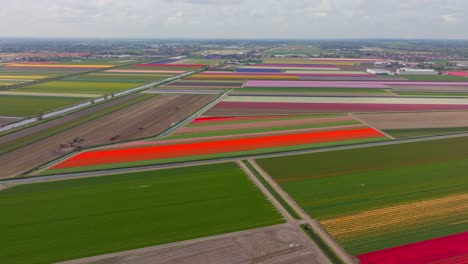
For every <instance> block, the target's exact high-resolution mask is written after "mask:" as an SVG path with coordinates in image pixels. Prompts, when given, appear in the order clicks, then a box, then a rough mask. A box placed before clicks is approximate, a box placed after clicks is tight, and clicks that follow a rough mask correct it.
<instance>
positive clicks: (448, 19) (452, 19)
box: [440, 14, 459, 25]
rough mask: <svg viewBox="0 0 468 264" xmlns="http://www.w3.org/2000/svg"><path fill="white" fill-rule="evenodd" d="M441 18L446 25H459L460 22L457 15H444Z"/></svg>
mask: <svg viewBox="0 0 468 264" xmlns="http://www.w3.org/2000/svg"><path fill="white" fill-rule="evenodd" d="M440 18H441V19H442V21H443V22H444V23H445V24H449V25H453V24H457V23H458V22H459V19H458V17H457V16H456V15H453V14H450V15H442V16H440Z"/></svg>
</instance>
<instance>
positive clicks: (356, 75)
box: [0, 40, 468, 264]
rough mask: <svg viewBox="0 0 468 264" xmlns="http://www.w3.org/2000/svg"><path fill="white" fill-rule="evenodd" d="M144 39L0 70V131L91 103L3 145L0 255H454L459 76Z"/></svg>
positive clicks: (80, 259)
mask: <svg viewBox="0 0 468 264" xmlns="http://www.w3.org/2000/svg"><path fill="white" fill-rule="evenodd" d="M172 41H175V40H171V42H172ZM224 41H226V40H219V42H224ZM298 42H300V41H298ZM142 43H146V42H145V41H144V40H135V41H133V42H131V43H129V44H128V45H125V46H124V47H121V48H122V49H118V48H115V47H113V48H112V50H106V51H105V50H104V49H103V47H104V46H106V45H107V44H102V45H103V46H100V47H99V55H96V54H94V55H96V56H97V57H94V55H93V54H82V55H77V54H75V53H70V54H68V53H64V54H63V56H65V58H64V59H60V55H59V53H57V54H56V56H57V57H54V59H53V60H52V59H51V60H47V55H46V54H42V55H40V56H39V57H38V58H37V60H38V61H35V59H31V58H30V59H24V61H23V59H22V57H21V55H16V54H15V55H16V56H18V59H6V60H5V61H7V63H3V64H0V88H2V89H3V91H0V125H1V126H5V125H6V124H11V123H12V122H18V121H20V120H22V119H24V117H27V116H37V115H40V114H42V113H44V112H47V111H51V110H55V109H59V108H62V107H66V106H70V105H73V104H76V103H78V102H82V101H89V102H93V103H92V104H90V105H86V106H85V105H83V108H82V109H78V110H77V109H75V110H76V111H75V110H74V111H72V112H68V113H60V114H58V115H56V116H53V117H48V116H46V117H44V118H43V119H40V120H38V121H37V122H35V123H32V124H27V125H25V126H23V127H15V128H13V129H11V130H8V131H4V132H2V134H0V164H2V169H1V170H0V178H2V180H0V210H2V211H4V212H8V215H6V216H5V217H2V220H0V222H1V223H3V225H2V226H3V227H4V229H2V230H1V231H2V234H4V236H2V238H3V240H2V238H0V245H2V247H1V248H0V258H1V259H2V260H6V261H7V262H9V263H23V262H28V263H52V262H58V261H65V260H73V261H72V262H70V264H85V263H86V264H88V263H114V262H119V263H128V262H131V263H140V264H147V263H148V261H151V262H152V263H153V262H154V263H168V262H171V261H172V262H174V263H234V262H236V261H237V262H262V263H320V264H321V263H329V262H331V263H354V261H355V260H356V259H355V257H356V258H359V259H360V260H361V261H362V263H363V264H374V263H385V261H388V263H389V264H390V263H398V262H402V263H404V264H406V263H412V264H413V263H415V264H416V263H418V261H419V262H422V263H424V261H425V260H431V261H434V262H437V261H440V262H441V263H449V262H450V261H452V260H455V261H458V260H460V259H462V260H464V259H465V258H466V256H463V255H462V254H463V253H461V252H462V251H463V250H465V249H464V248H463V245H462V244H461V243H460V242H459V241H461V240H463V239H464V238H466V237H465V233H464V232H466V230H468V222H467V219H468V193H467V189H468V188H467V187H468V181H467V180H468V177H467V175H466V174H467V173H466V171H468V165H467V164H468V137H466V134H465V133H468V121H467V120H468V96H467V95H468V79H466V77H463V76H464V75H465V73H464V70H463V66H454V65H455V64H454V63H452V62H449V61H448V60H447V61H446V63H445V66H446V67H447V68H445V70H441V71H440V72H441V73H442V74H440V75H435V76H410V75H398V74H393V72H395V71H396V70H397V69H398V68H400V67H402V65H401V64H403V63H404V64H405V65H406V64H407V66H405V67H422V65H421V64H423V62H424V68H428V67H430V66H429V65H432V64H430V63H429V61H428V62H427V63H426V60H422V59H421V58H420V57H418V59H417V62H415V61H414V60H416V59H414V58H413V59H414V60H412V59H408V61H406V58H411V56H412V55H411V54H413V53H408V52H406V51H399V52H401V53H398V54H399V55H398V58H403V57H404V58H405V61H404V62H403V61H399V60H400V59H398V60H392V59H390V58H391V57H390V55H389V51H388V50H386V49H380V48H379V47H373V46H371V47H359V49H358V48H357V47H354V45H356V46H358V44H353V47H354V48H352V49H346V48H343V49H342V44H339V45H337V46H336V47H335V48H333V49H327V48H325V47H324V45H317V46H316V45H315V44H310V45H302V44H298V45H297V46H292V45H277V46H276V45H275V46H272V45H271V44H268V43H264V44H261V45H260V44H259V45H258V46H257V45H256V44H247V43H250V42H249V41H247V40H245V41H243V42H242V43H236V44H235V45H234V44H233V45H232V46H230V47H227V46H224V45H222V44H219V43H217V44H213V45H208V44H207V45H203V44H202V43H203V41H201V40H200V43H198V41H196V42H189V43H190V44H187V45H181V46H178V45H172V44H169V43H170V42H168V41H164V42H161V43H158V44H155V43H153V44H149V43H146V44H142ZM356 43H358V42H356ZM371 44H372V43H371ZM0 45H1V42H0ZM76 45H77V47H76V49H83V47H81V44H76ZM140 45H143V46H140ZM250 45H252V46H250ZM119 47H120V46H119ZM134 47H143V48H141V49H140V50H136V49H134ZM0 48H1V47H0ZM101 49H102V50H101ZM288 52H290V53H291V54H288ZM302 52H304V53H306V54H312V53H313V54H314V57H309V58H307V57H304V56H303V54H301V53H302ZM316 52H318V53H324V52H325V53H326V56H325V57H327V58H317V57H315V56H316V54H315V53H316ZM127 53H128V54H131V55H128V54H127ZM374 53H376V54H378V53H380V54H381V55H382V58H385V59H379V57H377V56H374V55H373V54H374ZM383 53H385V54H383ZM266 54H269V55H266ZM284 54H286V56H283V55H284ZM359 54H361V55H359ZM416 54H417V55H415V56H422V55H421V54H423V53H416ZM427 54H430V55H427V56H434V57H435V56H436V55H435V54H433V53H427ZM0 55H1V54H0ZM24 55H26V54H24ZM44 56H45V58H44ZM68 56H70V57H68ZM333 56H336V57H333ZM446 56H449V55H446ZM80 57H81V58H82V60H80V59H79V58H80ZM34 58H36V57H34ZM71 58H74V59H71ZM127 58H128V59H127ZM431 58H432V57H431ZM0 59H2V57H0ZM426 59H427V57H426ZM418 64H419V65H420V66H417V65H418ZM437 67H441V68H443V66H441V65H439V64H437ZM449 67H453V71H451V70H450V69H449ZM375 68H378V69H380V70H387V71H388V72H390V73H389V74H390V75H386V74H387V73H385V72H381V73H376V74H373V73H372V72H375V71H376V70H375ZM370 69H374V70H373V71H372V70H370ZM381 74H382V75H381ZM15 84H17V85H15ZM137 87H138V88H137ZM133 88H137V89H133ZM129 89H132V90H131V91H128V90H129ZM123 91H126V92H123ZM4 128H6V129H10V126H5V127H2V129H4ZM434 136H436V137H434ZM299 154H300V155H299ZM226 162H232V163H226ZM207 164H208V165H207ZM213 164H215V165H213ZM191 166H195V167H191ZM120 173H121V174H120ZM244 173H245V174H244ZM81 177H84V178H81ZM36 182H38V183H37V184H35V183H36ZM257 188H258V189H257ZM259 191H261V192H262V193H263V194H262V193H260V192H259ZM264 195H265V196H264ZM77 208H79V210H78V209H77ZM284 222H286V223H284ZM39 227H41V228H39ZM260 227H262V228H260ZM242 230H248V231H245V232H235V231H242ZM231 232H234V233H231ZM12 234H15V236H13V235H12ZM218 235H219V236H218ZM7 238H8V239H7ZM196 238H202V239H196ZM450 241H452V242H450ZM172 242H179V243H174V244H170V243H172ZM450 243H455V244H457V245H450ZM127 250H128V251H127ZM228 251H229V252H228ZM109 253H110V254H109ZM114 253H115V254H114ZM405 262H406V263H405ZM426 262H427V261H426Z"/></svg>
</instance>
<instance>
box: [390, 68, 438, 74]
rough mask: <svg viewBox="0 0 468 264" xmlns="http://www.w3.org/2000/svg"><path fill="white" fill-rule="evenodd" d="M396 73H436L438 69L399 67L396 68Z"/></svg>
mask: <svg viewBox="0 0 468 264" xmlns="http://www.w3.org/2000/svg"><path fill="white" fill-rule="evenodd" d="M397 74H400V75H405V74H406V75H437V74H439V72H438V71H435V70H433V69H412V68H401V69H398V70H397Z"/></svg>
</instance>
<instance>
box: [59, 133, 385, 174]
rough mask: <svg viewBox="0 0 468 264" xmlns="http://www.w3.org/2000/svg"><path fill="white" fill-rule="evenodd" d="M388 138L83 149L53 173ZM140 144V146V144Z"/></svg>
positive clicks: (311, 136)
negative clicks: (86, 150)
mask: <svg viewBox="0 0 468 264" xmlns="http://www.w3.org/2000/svg"><path fill="white" fill-rule="evenodd" d="M385 139H386V138H385V137H384V135H382V134H381V133H380V132H378V131H376V130H374V129H371V128H366V127H364V128H362V127H355V128H346V127H343V128H330V129H326V128H325V129H321V130H310V131H307V130H304V131H301V130H298V131H290V132H287V133H284V132H283V133H278V134H268V133H267V134H258V135H256V134H253V135H246V136H242V137H234V138H220V139H216V137H214V138H212V139H206V140H200V141H198V140H196V141H191V140H189V141H188V142H186V141H183V140H182V142H180V141H177V140H175V142H174V141H172V142H171V141H161V142H156V143H145V142H141V144H139V143H138V142H136V143H135V144H129V145H127V146H123V147H120V148H119V147H117V148H113V149H104V150H92V151H88V152H81V153H79V154H77V155H75V156H73V157H71V158H68V159H66V160H65V161H63V162H60V163H58V164H56V165H54V166H53V167H52V168H51V172H52V173H60V172H70V171H87V170H95V169H102V168H108V167H114V168H115V167H127V166H141V165H148V164H161V163H173V162H178V161H187V160H197V159H208V158H219V157H229V156H240V155H248V154H258V153H271V152H279V151H288V150H297V149H305V148H314V147H323V146H333V145H337V144H355V143H362V142H372V141H381V140H385ZM139 145H140V146H139Z"/></svg>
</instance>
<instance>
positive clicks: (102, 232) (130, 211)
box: [0, 163, 283, 264]
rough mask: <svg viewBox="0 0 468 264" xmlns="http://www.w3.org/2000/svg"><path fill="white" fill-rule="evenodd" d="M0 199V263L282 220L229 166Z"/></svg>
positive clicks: (64, 185)
mask: <svg viewBox="0 0 468 264" xmlns="http://www.w3.org/2000/svg"><path fill="white" fill-rule="evenodd" d="M0 196H1V199H0V201H1V202H0V210H2V211H5V212H6V211H8V214H7V215H5V216H4V217H2V220H1V223H2V226H3V227H4V229H2V230H4V231H3V235H2V236H1V238H0V245H2V246H1V248H0V258H1V259H2V260H3V261H5V262H8V263H24V262H27V263H31V264H33V263H51V262H58V261H64V260H69V259H75V258H81V257H87V256H94V255H100V254H104V253H109V252H117V251H122V250H128V249H134V248H142V247H147V246H153V245H159V244H165V243H169V242H175V241H181V240H187V239H193V238H197V237H205V236H210V235H216V234H222V233H228V232H234V231H239V230H246V229H253V228H258V227H262V226H268V225H274V224H279V223H282V222H283V220H282V219H281V216H280V215H279V213H278V212H276V211H275V209H274V208H273V206H272V205H271V204H270V203H269V202H268V201H267V199H266V198H265V197H264V196H263V195H262V194H261V193H260V192H259V190H258V189H257V187H256V186H255V185H253V184H252V183H251V182H250V181H249V180H248V179H247V176H246V175H244V174H243V172H242V171H241V170H240V168H238V167H237V166H236V165H235V164H233V163H229V164H219V165H209V166H199V167H191V168H180V169H172V170H160V171H149V172H140V173H131V174H123V175H115V176H108V177H97V178H87V179H78V180H69V181H58V182H48V183H38V184H30V185H21V186H16V187H14V188H10V189H8V190H4V191H2V192H0ZM155 208H157V210H154V209H155ZM25 215H28V217H24V216H25ZM116 230H121V231H123V232H116ZM32 233H33V234H34V236H33V237H31V234H32Z"/></svg>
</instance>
